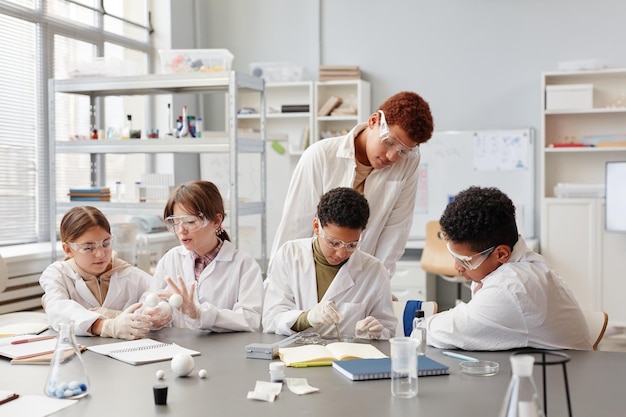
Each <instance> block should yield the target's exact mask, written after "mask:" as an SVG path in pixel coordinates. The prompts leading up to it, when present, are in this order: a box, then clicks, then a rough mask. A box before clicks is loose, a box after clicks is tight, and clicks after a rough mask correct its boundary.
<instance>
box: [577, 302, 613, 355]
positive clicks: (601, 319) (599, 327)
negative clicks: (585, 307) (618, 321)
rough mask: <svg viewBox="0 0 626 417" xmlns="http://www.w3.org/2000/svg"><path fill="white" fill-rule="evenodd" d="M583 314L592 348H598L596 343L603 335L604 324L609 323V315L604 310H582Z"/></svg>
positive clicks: (598, 342)
mask: <svg viewBox="0 0 626 417" xmlns="http://www.w3.org/2000/svg"><path fill="white" fill-rule="evenodd" d="M583 314H584V316H585V320H586V321H587V327H588V328H589V335H590V336H591V341H592V342H593V350H598V345H599V344H600V341H601V340H602V338H603V337H604V332H605V331H606V326H607V324H608V323H609V315H608V314H606V312H604V311H583Z"/></svg>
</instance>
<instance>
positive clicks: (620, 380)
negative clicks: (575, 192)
mask: <svg viewBox="0 0 626 417" xmlns="http://www.w3.org/2000/svg"><path fill="white" fill-rule="evenodd" d="M149 337H151V338H153V339H157V340H160V341H163V342H176V343H177V344H179V345H181V346H184V347H187V348H191V349H195V350H199V351H201V352H202V354H201V355H200V356H196V357H194V359H195V364H196V368H195V369H196V371H195V372H194V373H192V376H190V377H184V378H181V377H176V376H174V374H173V373H171V372H169V373H167V375H166V378H165V380H164V381H163V382H164V383H165V384H167V385H168V387H169V393H168V404H167V405H166V406H156V405H154V401H153V394H152V386H153V385H155V384H157V383H158V382H159V381H157V379H156V377H155V374H156V371H157V370H159V369H162V370H166V369H168V368H169V361H167V362H158V363H151V364H146V365H138V366H133V365H129V364H126V363H123V362H120V361H117V360H115V359H112V358H109V357H107V356H103V355H98V354H96V353H94V352H91V351H86V352H85V353H84V354H83V360H84V362H85V367H86V368H87V372H88V375H89V378H90V381H91V388H90V393H89V395H88V396H87V397H85V398H83V399H81V400H79V401H78V403H77V404H75V405H73V406H71V407H68V408H66V409H64V410H62V411H60V412H59V413H57V414H55V415H58V416H90V417H99V416H115V417H123V416H161V415H171V416H189V417H193V416H203V417H205V416H207V415H216V416H255V415H272V416H276V417H280V416H294V415H297V416H301V415H311V416H313V415H315V416H341V415H344V416H351V415H368V416H369V415H371V416H408V415H423V416H425V415H431V416H436V415H439V416H452V415H466V416H488V415H497V414H498V412H499V410H500V407H501V405H502V402H503V400H504V396H505V393H506V389H507V386H508V383H509V380H510V376H511V373H510V363H509V357H510V355H511V352H472V353H469V354H470V355H471V356H474V357H477V358H480V359H485V360H492V361H496V362H498V363H499V364H500V372H499V373H498V374H497V375H495V376H489V377H480V376H469V375H465V374H462V373H461V372H460V370H459V365H458V363H459V361H458V360H456V359H453V358H450V357H447V356H443V354H442V351H441V350H438V349H433V348H429V349H428V351H427V355H428V356H429V357H431V358H432V359H435V360H437V361H439V362H441V363H444V364H446V365H448V366H450V375H446V376H430V377H422V378H420V379H419V394H418V396H417V397H416V398H412V399H397V398H393V397H392V396H391V392H390V380H375V381H358V382H353V381H350V380H348V379H347V378H345V377H344V376H342V375H340V374H339V373H338V372H336V371H334V370H333V369H332V368H331V367H314V368H287V370H286V374H287V377H297V378H307V380H308V382H309V384H310V385H312V386H315V387H318V388H320V391H319V392H317V393H314V394H309V395H302V396H298V395H295V394H293V393H291V392H290V391H289V390H288V389H287V387H286V386H285V387H284V388H283V391H282V393H281V394H280V396H279V397H278V398H277V399H276V401H275V402H272V403H270V402H260V401H252V400H248V399H247V398H246V396H247V393H248V391H252V390H254V386H255V383H256V381H269V372H268V364H269V361H268V360H263V359H246V358H245V354H244V347H245V345H247V344H248V343H257V342H258V343H269V342H275V341H279V340H281V339H282V337H281V336H277V335H270V334H260V333H230V334H206V333H201V332H197V331H191V330H185V329H170V328H168V329H163V330H161V331H159V332H155V333H151V334H149ZM78 340H79V343H81V344H84V345H87V346H90V345H95V344H102V343H111V342H112V341H113V340H112V339H102V338H98V337H94V338H78ZM374 344H375V345H376V346H377V347H378V348H379V349H380V350H382V351H383V352H385V353H389V342H387V341H380V342H374ZM567 353H568V354H569V355H570V357H571V361H570V362H569V363H568V364H567V372H568V375H569V378H568V379H569V384H570V393H571V398H572V412H573V415H574V416H577V417H578V416H594V417H599V416H624V415H626V396H625V395H624V381H626V353H620V352H594V351H568V352H567ZM199 369H206V370H207V372H208V378H206V379H200V378H198V377H197V370H199ZM47 373H48V366H45V365H11V364H10V363H9V362H8V361H7V360H0V388H2V389H12V390H14V391H16V392H17V393H19V394H22V395H27V394H31V395H42V394H43V387H44V384H45V381H46V377H47ZM547 376H548V415H550V416H567V404H566V401H565V394H564V392H565V390H564V384H563V373H562V368H561V367H560V366H556V367H555V366H551V367H548V371H547ZM535 381H536V383H537V385H538V387H539V390H540V392H541V390H542V381H541V373H540V367H537V366H536V367H535Z"/></svg>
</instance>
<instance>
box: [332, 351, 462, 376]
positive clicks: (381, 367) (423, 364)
mask: <svg viewBox="0 0 626 417" xmlns="http://www.w3.org/2000/svg"><path fill="white" fill-rule="evenodd" d="M417 359H418V364H417V375H418V376H433V375H448V374H449V373H450V372H449V369H448V367H447V366H446V365H444V364H442V363H439V362H437V361H436V360H434V359H431V358H429V357H428V356H418V358H417ZM333 369H335V370H336V371H339V372H340V373H341V374H342V375H343V376H345V377H346V378H348V379H351V380H352V381H366V380H370V379H389V378H391V359H390V358H380V359H353V360H348V361H334V362H333Z"/></svg>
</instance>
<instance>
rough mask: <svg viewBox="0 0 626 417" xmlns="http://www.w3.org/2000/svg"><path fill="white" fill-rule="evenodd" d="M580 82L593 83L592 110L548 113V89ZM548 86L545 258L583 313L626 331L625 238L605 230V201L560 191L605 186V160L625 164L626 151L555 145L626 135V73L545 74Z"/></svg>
mask: <svg viewBox="0 0 626 417" xmlns="http://www.w3.org/2000/svg"><path fill="white" fill-rule="evenodd" d="M581 84H592V85H593V106H592V108H588V109H570V110H547V107H546V101H547V100H546V94H545V92H546V88H547V87H549V86H556V85H581ZM542 87H543V91H544V95H543V101H542V115H543V123H542V133H541V143H542V145H543V146H542V152H541V172H542V173H543V176H542V183H541V200H542V204H541V239H540V242H541V252H542V254H543V255H544V256H545V257H546V259H548V261H549V262H550V263H551V264H552V265H553V266H554V268H555V269H556V270H557V271H558V273H559V274H560V275H561V276H562V277H563V279H565V281H566V282H567V283H568V286H569V287H570V288H571V289H572V291H573V292H574V294H575V295H576V297H577V299H578V301H579V302H580V304H581V307H582V308H583V309H602V310H605V311H606V312H607V313H608V314H609V319H610V321H611V324H612V325H615V326H626V306H625V305H624V303H623V301H622V299H621V298H622V294H624V293H626V281H624V280H623V279H621V274H620V273H619V266H620V263H621V261H622V258H623V256H624V254H625V253H626V234H616V233H607V232H606V231H605V227H604V198H601V197H596V198H593V197H591V198H558V197H556V195H555V192H554V187H555V185H557V184H558V183H572V184H604V181H605V178H604V177H605V164H606V162H607V161H616V160H626V146H595V147H575V146H571V147H555V146H554V145H555V144H559V143H568V142H574V143H578V142H581V140H582V139H583V138H584V137H598V138H600V139H601V138H602V137H606V138H607V139H608V138H610V137H618V136H619V135H626V103H625V102H624V99H626V69H611V70H602V71H584V72H550V73H544V74H542ZM603 145H604V144H603Z"/></svg>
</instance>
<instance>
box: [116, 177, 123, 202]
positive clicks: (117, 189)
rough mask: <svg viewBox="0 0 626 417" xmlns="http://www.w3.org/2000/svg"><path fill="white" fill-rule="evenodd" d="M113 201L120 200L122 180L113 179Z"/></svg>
mask: <svg viewBox="0 0 626 417" xmlns="http://www.w3.org/2000/svg"><path fill="white" fill-rule="evenodd" d="M115 201H116V202H118V203H119V202H121V201H122V181H115Z"/></svg>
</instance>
